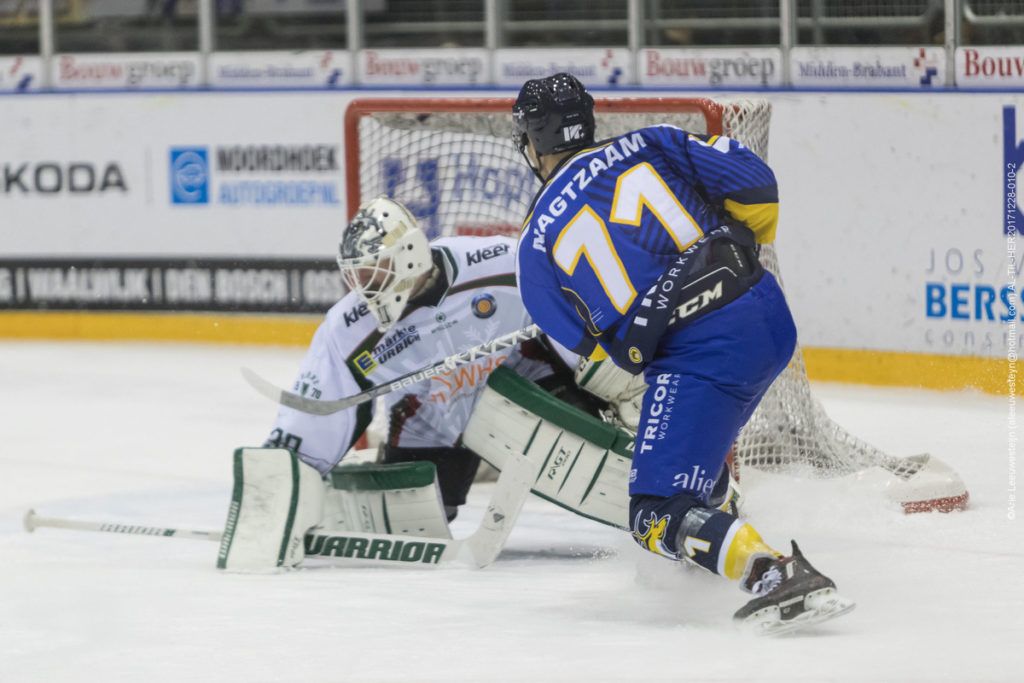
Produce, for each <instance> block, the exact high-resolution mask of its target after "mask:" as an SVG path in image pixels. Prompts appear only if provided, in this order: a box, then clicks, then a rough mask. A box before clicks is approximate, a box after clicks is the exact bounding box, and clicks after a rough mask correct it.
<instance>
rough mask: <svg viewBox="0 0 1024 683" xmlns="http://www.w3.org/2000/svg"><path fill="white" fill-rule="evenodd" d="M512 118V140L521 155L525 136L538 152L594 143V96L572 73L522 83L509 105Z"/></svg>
mask: <svg viewBox="0 0 1024 683" xmlns="http://www.w3.org/2000/svg"><path fill="white" fill-rule="evenodd" d="M512 119H513V121H514V122H515V126H516V130H515V134H514V138H515V143H516V146H517V147H518V148H519V152H520V153H521V154H523V155H524V156H526V143H527V141H528V140H529V141H530V142H532V143H533V147H534V149H535V150H536V151H537V154H538V155H544V154H557V153H558V152H569V151H572V150H575V149H580V148H581V147H586V146H588V145H592V144H594V98H593V97H591V96H590V93H588V92H587V89H586V88H584V87H583V84H582V83H580V82H579V80H578V79H577V78H576V77H575V76H573V75H572V74H567V73H560V74H555V75H554V76H548V77H547V78H538V79H534V80H531V81H527V82H526V83H524V84H523V87H522V88H521V89H520V90H519V97H517V98H516V103H515V104H514V105H513V106H512ZM527 162H528V163H529V157H527ZM531 166H532V164H531ZM534 171H535V172H536V171H537V169H536V168H535V169H534Z"/></svg>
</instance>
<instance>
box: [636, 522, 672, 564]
mask: <svg viewBox="0 0 1024 683" xmlns="http://www.w3.org/2000/svg"><path fill="white" fill-rule="evenodd" d="M643 514H644V512H643V510H641V511H640V512H638V513H636V518H634V519H633V540H634V541H636V542H637V543H638V544H639V545H640V547H641V548H643V549H644V550H649V551H650V552H652V553H654V554H655V555H662V556H664V557H668V558H671V559H676V557H677V555H676V553H674V552H672V551H671V550H669V549H668V548H667V547H666V546H665V535H666V533H667V532H668V524H669V522H671V521H672V515H665V516H663V517H658V515H657V514H655V513H654V512H653V511H652V512H651V513H650V514H649V516H648V517H647V518H646V519H643V518H642V517H643ZM641 526H642V527H643V529H641Z"/></svg>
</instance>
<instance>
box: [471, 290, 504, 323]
mask: <svg viewBox="0 0 1024 683" xmlns="http://www.w3.org/2000/svg"><path fill="white" fill-rule="evenodd" d="M471 306H472V308H473V315H475V316H476V317H478V318H490V317H491V316H492V315H494V312H495V311H496V310H498V303H497V302H496V301H495V300H494V297H493V296H491V295H490V294H488V293H487V292H483V293H482V294H477V295H476V296H475V297H473V302H472V304H471Z"/></svg>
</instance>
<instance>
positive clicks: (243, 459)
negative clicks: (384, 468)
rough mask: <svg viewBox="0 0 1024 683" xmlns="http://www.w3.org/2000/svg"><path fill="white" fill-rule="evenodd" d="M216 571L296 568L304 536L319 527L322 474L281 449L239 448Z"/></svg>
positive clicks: (300, 558) (321, 504)
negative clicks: (316, 526) (317, 525)
mask: <svg viewBox="0 0 1024 683" xmlns="http://www.w3.org/2000/svg"><path fill="white" fill-rule="evenodd" d="M234 477H235V483H234V487H233V489H232V493H231V506H230V507H229V508H228V519H227V524H226V525H225V526H224V535H223V537H222V538H221V544H220V552H219V553H218V554H217V567H218V568H219V569H225V570H228V571H239V572H263V571H274V570H278V569H282V568H289V567H294V566H296V565H298V564H299V563H300V562H301V561H302V558H303V556H304V555H305V552H304V547H303V539H304V537H305V535H306V531H308V530H309V529H311V528H312V527H313V526H315V525H316V524H318V523H319V522H320V517H321V514H322V511H323V504H324V502H323V501H324V482H323V480H322V479H321V478H320V473H319V472H318V471H317V470H315V469H313V468H312V467H310V466H309V465H307V464H305V463H304V462H302V461H301V460H299V459H298V458H297V457H296V456H295V455H294V454H293V453H292V452H291V451H289V450H287V449H285V448H239V449H238V450H236V451H235V458H234Z"/></svg>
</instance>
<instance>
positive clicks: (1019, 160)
mask: <svg viewBox="0 0 1024 683" xmlns="http://www.w3.org/2000/svg"><path fill="white" fill-rule="evenodd" d="M393 94H394V95H396V96H398V95H400V93H397V92H396V93H393ZM446 94H448V95H458V94H459V93H457V92H450V93H446ZM462 94H463V95H467V96H480V95H479V94H474V93H462ZM508 94H509V95H511V94H512V91H511V90H510V91H509V92H508ZM631 94H632V93H631ZM644 94H645V95H647V96H657V94H656V93H653V94H652V93H650V92H648V93H644ZM488 95H490V94H488ZM357 96H359V94H356V93H339V92H332V91H311V92H281V93H252V92H239V93H191V94H173V93H171V94H167V93H161V94H132V93H126V94H78V95H74V96H61V95H46V96H33V95H26V96H17V97H6V98H4V106H3V107H2V108H0V150H3V153H2V155H0V212H2V215H3V217H4V220H3V225H4V239H3V241H2V243H0V303H2V300H3V299H4V297H5V296H10V297H14V299H13V300H14V301H18V302H19V303H18V305H21V306H32V305H45V306H50V307H54V306H57V305H58V304H61V302H66V301H69V300H74V301H77V302H78V303H79V304H81V302H82V301H85V302H86V303H87V304H88V305H89V306H92V307H96V306H100V307H102V305H106V306H108V307H116V306H118V305H121V304H120V301H121V299H119V298H118V297H126V296H130V295H134V294H137V293H138V292H140V291H142V290H143V289H146V291H148V292H149V294H148V295H147V296H149V297H151V298H152V299H151V300H152V301H154V302H156V303H155V304H153V305H154V306H156V307H158V306H160V305H172V304H179V303H181V302H182V301H186V299H187V298H188V297H194V298H195V300H197V301H203V298H202V297H204V296H205V297H215V300H209V302H208V303H206V304H204V305H208V306H214V305H218V306H219V305H225V306H227V305H229V304H230V305H232V306H238V305H243V304H244V305H248V306H254V307H255V306H262V307H264V308H259V309H258V310H266V307H268V306H269V307H271V308H272V309H273V310H289V311H292V310H308V309H304V308H301V307H302V306H306V307H310V306H314V304H316V305H320V304H322V303H323V302H329V300H330V297H331V296H333V295H334V294H336V292H337V291H338V290H337V284H336V273H335V270H334V269H333V264H332V261H331V256H332V255H333V253H334V251H335V250H336V248H337V238H338V234H339V231H340V230H341V228H342V226H343V224H344V222H345V218H346V216H347V212H346V207H345V198H344V187H345V184H344V181H345V178H344V163H343V159H344V158H345V149H344V139H343V126H342V121H343V118H344V112H345V108H346V105H347V103H348V102H350V101H351V100H352V99H354V98H355V97H357ZM599 96H600V95H599ZM771 100H772V104H773V117H772V128H771V143H770V146H769V149H770V158H769V161H770V162H771V164H772V166H773V168H774V169H775V171H776V174H777V177H778V179H779V184H780V200H781V222H780V228H779V238H778V239H779V254H780V260H781V264H782V272H783V275H784V280H785V284H786V289H787V292H788V297H789V300H790V302H791V305H792V307H793V310H794V313H795V316H796V318H797V322H798V326H799V329H800V334H801V341H802V343H803V344H804V345H807V346H818V347H829V348H851V349H859V348H866V349H877V350H894V351H911V352H923V353H934V354H966V355H975V356H989V357H996V358H997V357H1002V356H1003V355H1004V354H1005V349H1006V345H1007V340H1008V338H1009V335H1010V330H1011V328H1010V323H1011V322H1012V323H1014V324H1018V323H1021V322H1024V310H1022V309H1024V307H1022V305H1021V303H1022V302H1021V300H1020V295H1019V294H1018V293H1017V290H1016V289H1015V288H1012V287H1011V281H1012V279H1013V277H1014V276H1016V275H1017V274H1018V273H1019V270H1020V262H1019V260H1016V259H1015V260H1013V261H1012V262H1011V260H1010V255H1009V254H1010V252H1009V240H1008V234H1013V235H1015V234H1016V233H1017V232H1019V230H1020V228H1021V226H1022V225H1024V214H1022V212H1021V201H1020V193H1019V189H1018V187H1019V173H1020V169H1021V168H1022V166H1024V95H1021V94H1010V93H1007V94H1004V95H1000V94H978V93H975V94H965V93H934V94H927V93H921V94H910V93H902V94H863V93H850V94H835V93H830V94H809V93H786V94H775V95H772V96H771ZM257 112H258V115H256V113H257ZM418 178H420V176H419V175H417V174H411V175H409V177H408V178H407V181H408V182H414V181H416V182H418V180H417V179H418ZM423 182H426V181H425V180H424V181H423ZM521 218H522V216H510V217H509V222H510V223H514V222H516V221H518V220H520V219H521ZM39 258H46V259H50V260H56V261H60V263H53V264H50V265H46V264H43V265H42V266H41V265H40V264H39V263H35V262H32V260H33V259H39ZM30 262H31V263H30ZM239 262H244V264H245V265H244V267H242V266H239V265H238V263H239ZM211 282H212V283H213V285H211V284H210V283H211ZM146 283H148V284H146ZM211 287H213V289H211ZM5 292H6V294H5ZM19 292H21V293H22V295H24V293H25V292H35V293H42V294H39V296H43V295H45V296H46V297H48V298H46V299H45V301H43V303H42V304H40V303H39V302H38V301H34V300H33V301H30V300H27V299H26V300H18V299H17V297H18V296H19ZM211 292H213V294H211ZM218 292H219V294H218ZM97 293H99V294H97ZM133 293H134V294H133ZM100 294H102V296H103V297H106V298H105V299H102V301H103V302H106V303H102V302H101V303H97V301H98V299H96V298H91V299H90V298H89V297H99V296H100ZM75 297H78V299H75ZM161 297H162V298H161ZM216 297H221V298H216ZM224 297H226V298H224ZM296 297H297V298H296ZM247 302H248V303H247ZM295 302H298V303H295ZM318 302H319V303H318ZM61 305H62V304H61ZM83 305H84V304H83ZM197 305H198V304H197ZM275 306H277V307H280V308H279V309H277V308H273V307H275ZM297 307H298V308H297Z"/></svg>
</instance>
